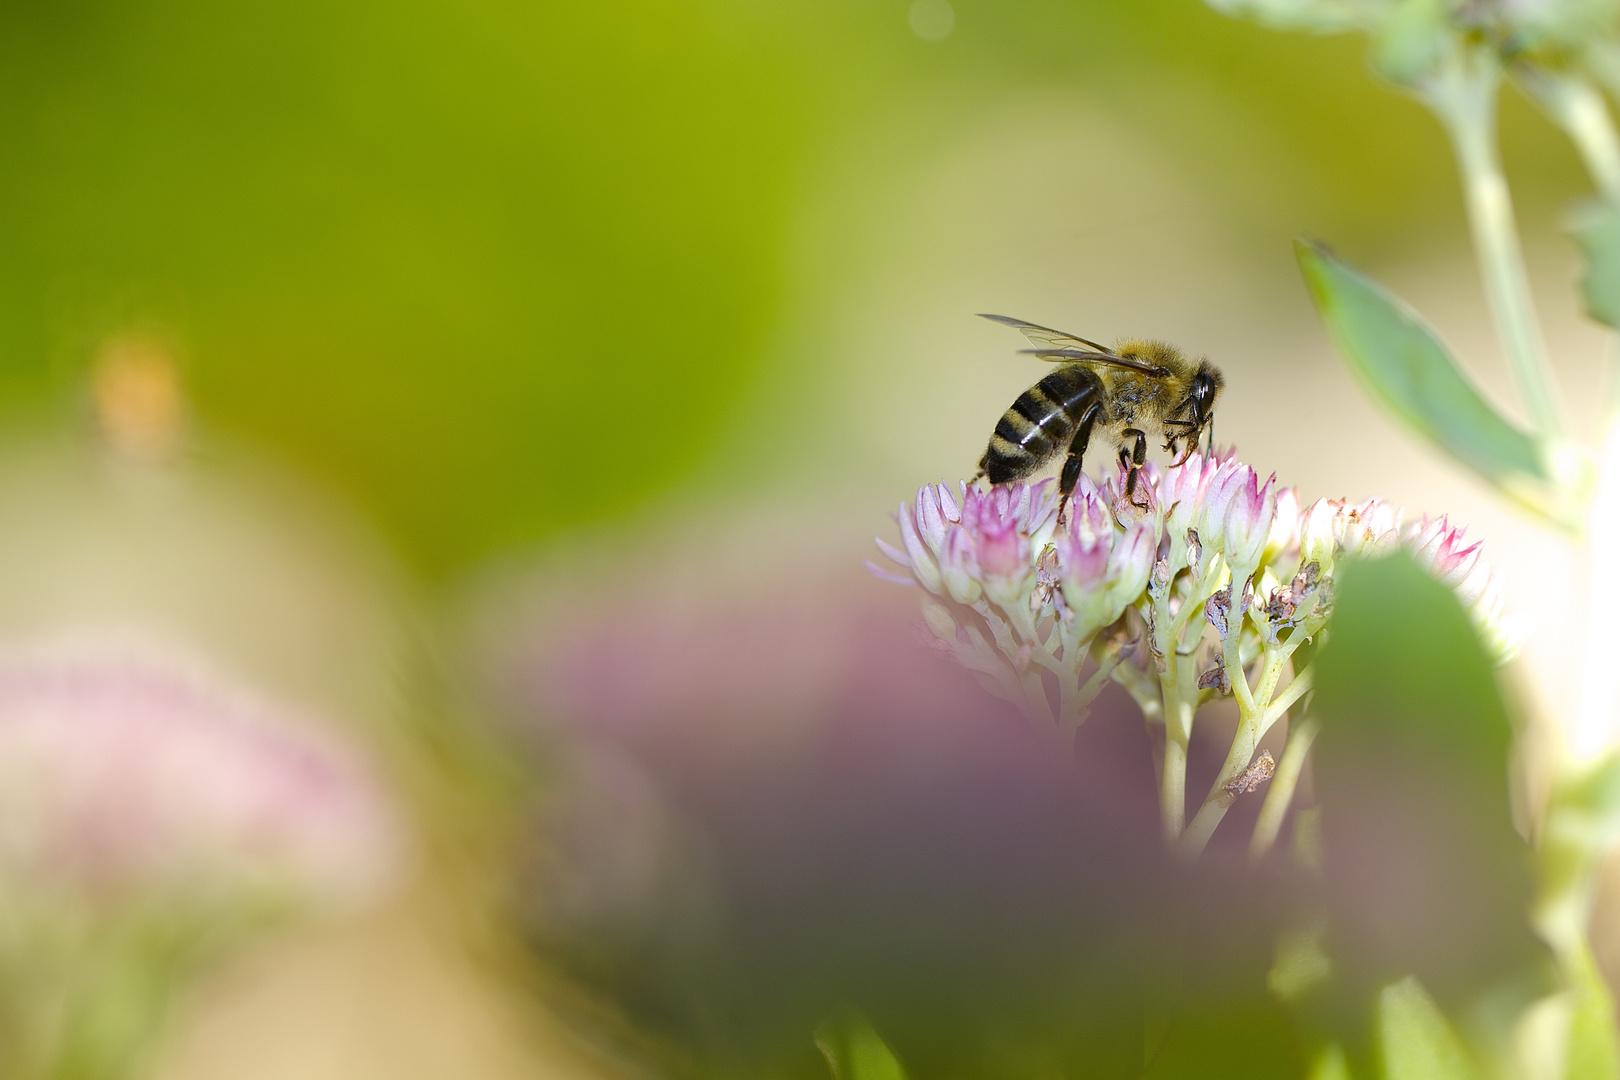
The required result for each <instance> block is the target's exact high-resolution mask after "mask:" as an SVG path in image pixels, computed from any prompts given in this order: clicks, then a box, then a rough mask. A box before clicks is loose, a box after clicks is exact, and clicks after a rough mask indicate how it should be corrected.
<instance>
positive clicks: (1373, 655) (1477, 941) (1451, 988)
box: [1312, 554, 1557, 1075]
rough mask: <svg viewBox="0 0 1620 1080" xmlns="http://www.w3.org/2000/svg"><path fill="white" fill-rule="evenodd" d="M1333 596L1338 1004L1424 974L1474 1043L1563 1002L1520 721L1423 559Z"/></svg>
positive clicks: (1318, 770) (1352, 567)
mask: <svg viewBox="0 0 1620 1080" xmlns="http://www.w3.org/2000/svg"><path fill="white" fill-rule="evenodd" d="M1335 585H1336V598H1335V605H1334V615H1333V623H1332V637H1331V639H1330V640H1329V642H1328V643H1327V644H1326V645H1325V646H1324V647H1323V649H1322V653H1321V656H1320V657H1319V658H1318V659H1317V661H1316V668H1317V689H1316V699H1315V702H1314V704H1313V706H1312V708H1313V711H1314V713H1315V715H1316V716H1317V717H1319V718H1320V720H1321V722H1322V733H1321V735H1320V736H1319V737H1318V739H1317V741H1316V743H1315V746H1314V747H1313V750H1312V753H1313V758H1314V760H1313V765H1312V768H1313V771H1314V776H1315V780H1316V786H1317V794H1318V797H1319V799H1320V803H1321V815H1322V816H1321V832H1322V876H1323V884H1324V891H1323V898H1324V903H1325V905H1326V908H1327V912H1328V922H1327V927H1328V934H1327V940H1326V948H1327V952H1328V953H1329V955H1330V956H1331V957H1332V961H1333V971H1334V977H1333V986H1332V988H1331V989H1332V992H1333V993H1334V994H1337V995H1339V997H1338V1000H1339V1002H1340V1005H1341V1007H1342V1008H1343V1010H1344V1015H1347V1016H1349V1015H1353V1014H1358V1013H1362V1010H1364V1009H1365V1008H1366V1006H1367V1005H1368V1004H1369V1003H1372V1002H1374V1001H1375V1000H1376V1001H1379V1002H1383V999H1384V998H1385V997H1386V996H1387V995H1388V993H1389V990H1388V988H1389V987H1390V986H1391V985H1392V984H1399V983H1400V982H1401V981H1402V980H1403V979H1406V978H1407V977H1413V978H1415V979H1417V980H1419V981H1421V983H1422V987H1423V990H1424V994H1425V996H1427V995H1428V994H1432V995H1433V996H1434V997H1435V998H1436V999H1438V1001H1439V1002H1440V1003H1441V1004H1442V1005H1443V1007H1444V1009H1445V1011H1446V1012H1447V1013H1448V1014H1449V1015H1452V1016H1458V1017H1464V1016H1466V1017H1469V1018H1470V1023H1471V1025H1472V1026H1470V1027H1469V1029H1470V1030H1473V1029H1474V1028H1475V1027H1480V1026H1486V1025H1482V1024H1481V1023H1480V1021H1481V1020H1482V1018H1484V1016H1485V1013H1486V1012H1487V1011H1488V1012H1490V1014H1491V1015H1492V1016H1494V1017H1501V1016H1503V1015H1506V1014H1511V1013H1513V1012H1514V1011H1516V1010H1517V1009H1520V1008H1523V1007H1525V1006H1528V1005H1529V1004H1530V1003H1531V1002H1532V1001H1534V1000H1536V999H1537V998H1539V997H1540V996H1542V995H1544V994H1547V993H1550V992H1552V991H1554V990H1556V989H1557V987H1556V985H1555V983H1554V981H1553V979H1552V963H1551V957H1550V954H1549V953H1548V951H1547V949H1546V946H1545V945H1544V944H1543V943H1541V941H1540V940H1539V939H1538V938H1537V937H1536V936H1535V934H1534V933H1533V932H1532V930H1531V927H1530V924H1529V914H1528V913H1529V908H1530V903H1531V900H1532V897H1533V894H1534V890H1535V879H1534V874H1533V856H1532V853H1531V851H1530V848H1529V846H1528V845H1527V844H1526V843H1525V842H1524V840H1523V838H1522V837H1520V836H1519V834H1518V833H1517V832H1516V831H1515V830H1514V827H1513V815H1512V809H1511V805H1510V800H1509V793H1508V776H1509V773H1508V762H1509V754H1510V747H1511V743H1512V724H1511V722H1510V720H1509V715H1508V709H1507V707H1506V704H1505V703H1504V701H1503V699H1502V696H1501V692H1500V690H1499V688H1498V685H1497V682H1496V678H1495V675H1494V673H1493V671H1492V668H1491V664H1490V660H1489V658H1488V657H1487V656H1486V654H1485V652H1484V650H1483V648H1482V647H1481V645H1480V642H1479V640H1478V638H1477V637H1476V636H1475V631H1474V629H1473V626H1472V624H1471V623H1470V621H1469V618H1468V615H1467V613H1466V612H1465V611H1464V610H1463V608H1462V606H1461V604H1460V603H1459V602H1458V601H1457V598H1456V596H1455V595H1454V594H1453V593H1452V591H1451V590H1450V589H1448V588H1446V587H1445V586H1444V585H1441V584H1440V583H1439V582H1437V581H1435V580H1434V579H1433V578H1432V577H1431V576H1430V575H1429V574H1427V573H1426V572H1424V571H1423V570H1422V569H1421V568H1420V567H1419V566H1418V565H1417V564H1416V563H1415V562H1413V561H1412V559H1411V558H1410V557H1409V556H1407V555H1405V554H1397V555H1394V556H1391V557H1389V558H1387V559H1381V560H1378V561H1374V562H1355V563H1351V564H1349V565H1347V566H1345V567H1342V568H1341V569H1340V570H1338V571H1336V572H1335ZM1395 998H1396V1000H1397V1002H1398V1003H1404V1004H1403V1005H1402V1007H1403V1008H1406V1009H1408V1010H1409V1011H1410V1010H1413V1009H1417V1007H1418V1006H1417V1004H1416V1003H1415V999H1414V998H1413V996H1412V994H1411V993H1410V992H1409V991H1406V990H1403V991H1400V992H1399V993H1397V994H1396V995H1395ZM1388 1007H1389V1003H1388V1002H1383V1003H1382V1004H1379V1005H1378V1008H1381V1009H1387V1008H1388ZM1362 1014H1363V1015H1364V1013H1362ZM1375 1018H1376V1014H1375ZM1420 1020H1421V1017H1420V1016H1417V1014H1416V1013H1411V1015H1407V1016H1406V1019H1405V1020H1403V1021H1402V1023H1408V1022H1409V1025H1408V1026H1410V1025H1417V1027H1419V1028H1421V1027H1422V1024H1421V1023H1419V1021H1420ZM1384 1022H1385V1021H1384V1020H1382V1019H1380V1020H1379V1021H1378V1023H1379V1024H1383V1023H1384ZM1490 1023H1495V1021H1494V1020H1493V1021H1490ZM1465 1026H1467V1025H1465ZM1497 1026H1500V1025H1497ZM1374 1030H1375V1033H1376V1032H1377V1030H1378V1027H1377V1025H1375V1029H1374ZM1401 1030H1402V1031H1405V1030H1406V1028H1402V1029H1401ZM1386 1034H1387V1033H1386ZM1403 1037H1404V1036H1403ZM1380 1038H1381V1039H1382V1038H1384V1036H1380ZM1414 1038H1415V1036H1414ZM1385 1042H1386V1043H1387V1039H1386V1040H1385ZM1476 1049H1479V1048H1476ZM1385 1050H1386V1051H1387V1045H1385ZM1481 1052H1484V1050H1483V1049H1481ZM1391 1075H1394V1074H1393V1073H1392V1074H1391ZM1413 1075H1415V1074H1413ZM1436 1075H1450V1074H1449V1073H1445V1074H1436Z"/></svg>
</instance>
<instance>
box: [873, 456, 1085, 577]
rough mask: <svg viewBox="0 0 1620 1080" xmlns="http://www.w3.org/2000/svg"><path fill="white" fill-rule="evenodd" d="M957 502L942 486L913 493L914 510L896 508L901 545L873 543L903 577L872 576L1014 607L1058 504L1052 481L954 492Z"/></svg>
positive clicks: (962, 487) (879, 571)
mask: <svg viewBox="0 0 1620 1080" xmlns="http://www.w3.org/2000/svg"><path fill="white" fill-rule="evenodd" d="M958 490H959V491H960V493H961V498H960V501H958V499H957V497H956V496H955V495H953V494H952V492H951V489H950V487H949V486H948V485H946V484H944V483H939V484H929V485H927V486H925V487H923V488H922V490H920V491H919V492H917V500H916V503H915V505H914V506H906V505H905V504H903V503H902V504H901V506H900V510H899V512H898V513H897V514H896V518H897V519H898V521H899V522H900V542H901V543H902V544H903V545H904V548H905V550H903V551H902V550H899V549H897V548H895V547H894V546H892V545H890V544H887V543H885V542H884V541H883V540H881V539H879V540H878V547H879V548H880V549H882V551H883V553H884V554H885V555H887V556H888V557H889V558H890V559H892V560H894V562H896V563H897V564H899V565H900V566H903V567H905V568H906V569H907V570H908V571H910V576H909V577H907V576H902V575H900V574H896V573H894V572H892V571H888V570H884V569H883V568H881V567H879V566H876V565H874V564H872V563H870V562H869V563H867V566H868V567H869V568H870V569H871V570H872V572H873V573H875V574H877V575H878V576H880V577H883V578H886V579H888V580H890V581H897V582H899V583H901V584H907V585H909V584H911V582H912V580H913V579H915V580H916V581H917V582H918V583H919V584H921V585H922V586H923V587H924V588H925V589H927V590H928V591H929V592H931V593H933V594H935V595H936V596H942V597H945V596H948V597H949V598H950V599H952V600H955V601H956V602H957V603H960V604H973V603H976V602H978V600H979V598H980V597H981V596H983V595H988V596H989V597H990V599H991V600H992V601H994V602H996V603H998V604H999V603H1003V602H1004V601H1005V602H1013V601H1014V600H1015V599H1016V598H1017V597H1019V596H1021V595H1023V596H1027V594H1028V593H1029V592H1030V591H1031V590H1033V588H1034V587H1035V559H1036V556H1037V555H1038V554H1039V553H1040V551H1041V550H1042V549H1043V548H1044V547H1045V545H1046V543H1047V540H1048V538H1049V537H1050V535H1051V532H1052V526H1053V522H1054V517H1055V512H1056V510H1057V498H1056V495H1055V493H1054V492H1053V491H1052V483H1051V481H1043V482H1041V483H1039V484H1034V485H1030V484H1006V485H1003V486H1001V487H994V488H991V489H990V490H989V491H980V490H978V489H977V488H970V487H968V486H967V485H966V484H962V485H959V487H958Z"/></svg>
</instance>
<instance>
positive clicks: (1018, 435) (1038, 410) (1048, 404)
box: [979, 367, 1102, 484]
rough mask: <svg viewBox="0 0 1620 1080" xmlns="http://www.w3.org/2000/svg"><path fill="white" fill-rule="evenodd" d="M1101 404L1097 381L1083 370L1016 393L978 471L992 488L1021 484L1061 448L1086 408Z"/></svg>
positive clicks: (1059, 373)
mask: <svg viewBox="0 0 1620 1080" xmlns="http://www.w3.org/2000/svg"><path fill="white" fill-rule="evenodd" d="M1101 400H1102V381H1101V380H1100V379H1099V378H1098V377H1097V375H1096V373H1095V372H1092V371H1091V370H1089V369H1087V368H1082V367H1064V368H1059V369H1057V370H1056V371H1053V372H1051V373H1050V374H1048V375H1047V376H1046V377H1045V378H1044V379H1042V380H1041V381H1040V382H1038V383H1036V384H1035V385H1034V386H1032V387H1030V388H1029V389H1028V390H1025V391H1024V392H1023V393H1022V394H1019V395H1018V400H1016V401H1014V402H1013V404H1012V408H1010V409H1008V410H1007V411H1006V412H1005V413H1004V414H1002V417H1001V419H1000V420H999V421H997V423H996V431H995V434H993V435H991V436H990V445H989V447H988V448H986V450H985V452H984V458H983V459H982V460H981V461H980V462H979V467H980V468H981V469H983V470H984V471H985V474H986V475H987V476H988V477H989V478H990V482H991V483H992V484H1004V483H1007V482H1008V481H1012V480H1020V479H1023V478H1024V477H1026V476H1028V475H1030V474H1031V473H1033V472H1035V471H1037V470H1038V469H1040V467H1041V466H1042V465H1044V464H1045V463H1046V462H1048V461H1050V460H1051V459H1052V457H1053V456H1054V455H1056V454H1057V453H1058V451H1060V450H1063V449H1066V448H1067V447H1068V444H1069V440H1070V439H1071V438H1072V437H1073V436H1074V431H1075V428H1076V427H1078V426H1079V424H1080V419H1081V417H1083V416H1084V415H1085V413H1086V411H1087V410H1088V409H1090V408H1091V407H1092V406H1093V405H1094V404H1096V403H1097V402H1100V401H1101Z"/></svg>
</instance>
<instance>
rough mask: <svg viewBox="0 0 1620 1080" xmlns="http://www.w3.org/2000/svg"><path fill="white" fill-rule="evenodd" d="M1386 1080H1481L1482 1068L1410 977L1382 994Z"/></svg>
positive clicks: (1380, 1033) (1381, 1051)
mask: <svg viewBox="0 0 1620 1080" xmlns="http://www.w3.org/2000/svg"><path fill="white" fill-rule="evenodd" d="M1378 1050H1379V1057H1380V1059H1381V1060H1382V1063H1383V1066H1384V1080H1479V1075H1480V1073H1479V1068H1478V1067H1477V1066H1476V1065H1475V1064H1474V1062H1473V1060H1472V1059H1471V1058H1470V1057H1469V1054H1468V1050H1467V1048H1466V1047H1465V1046H1464V1045H1463V1041H1462V1039H1460V1038H1459V1037H1458V1036H1457V1033H1456V1032H1455V1031H1454V1030H1452V1027H1451V1025H1450V1024H1449V1023H1447V1022H1446V1018H1445V1016H1444V1015H1443V1014H1442V1013H1441V1012H1440V1008H1439V1006H1437V1005H1436V1004H1435V1003H1434V999H1433V998H1431V997H1429V995H1428V993H1427V992H1426V991H1425V990H1424V989H1423V985H1422V984H1421V983H1419V982H1418V981H1417V980H1416V979H1414V978H1412V977H1411V976H1407V977H1406V978H1404V979H1402V980H1401V981H1400V982H1398V983H1395V984H1394V985H1392V986H1386V987H1384V989H1383V991H1382V992H1381V993H1380V994H1379V995H1378Z"/></svg>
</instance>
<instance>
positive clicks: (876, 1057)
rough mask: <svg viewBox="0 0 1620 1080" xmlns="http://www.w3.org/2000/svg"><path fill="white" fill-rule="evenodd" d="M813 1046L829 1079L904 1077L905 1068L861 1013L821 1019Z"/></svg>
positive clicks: (899, 1079) (895, 1079)
mask: <svg viewBox="0 0 1620 1080" xmlns="http://www.w3.org/2000/svg"><path fill="white" fill-rule="evenodd" d="M816 1048H817V1049H819V1050H820V1051H821V1053H822V1055H823V1056H824V1057H826V1059H827V1064H828V1066H829V1067H830V1068H831V1069H832V1074H833V1080H906V1072H905V1070H904V1069H902V1068H901V1067H900V1062H899V1060H898V1059H897V1058H896V1057H895V1056H894V1052H893V1051H891V1050H890V1049H889V1047H888V1046H887V1044H885V1043H884V1041H883V1040H882V1039H881V1038H879V1036H878V1033H877V1032H876V1031H875V1030H873V1028H872V1025H871V1024H869V1023H867V1021H866V1019H865V1017H862V1016H860V1015H858V1014H855V1013H849V1014H845V1015H842V1016H839V1017H836V1018H829V1019H827V1020H823V1021H822V1022H821V1025H820V1026H819V1027H817V1028H816Z"/></svg>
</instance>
